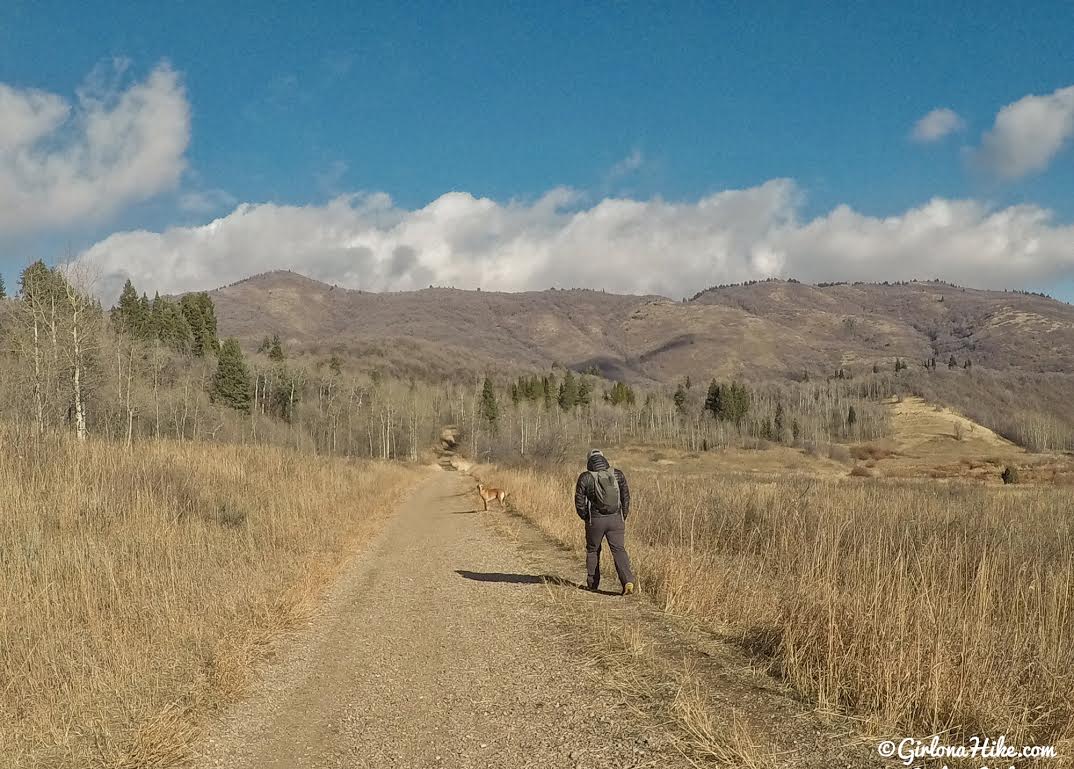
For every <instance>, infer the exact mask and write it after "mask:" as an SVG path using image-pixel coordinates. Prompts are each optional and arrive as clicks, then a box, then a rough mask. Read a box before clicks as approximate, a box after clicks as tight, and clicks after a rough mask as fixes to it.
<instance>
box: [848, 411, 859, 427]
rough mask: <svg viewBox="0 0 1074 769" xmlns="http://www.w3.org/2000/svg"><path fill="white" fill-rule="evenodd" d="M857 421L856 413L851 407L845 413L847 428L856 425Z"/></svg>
mask: <svg viewBox="0 0 1074 769" xmlns="http://www.w3.org/2000/svg"><path fill="white" fill-rule="evenodd" d="M857 421H858V412H857V411H855V410H854V407H853V406H851V407H850V410H849V411H848V412H847V427H853V426H854V425H855V423H857Z"/></svg>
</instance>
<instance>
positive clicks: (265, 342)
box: [257, 336, 272, 355]
mask: <svg viewBox="0 0 1074 769" xmlns="http://www.w3.org/2000/svg"><path fill="white" fill-rule="evenodd" d="M271 347H272V340H271V339H269V338H268V337H267V336H263V337H261V344H259V345H258V346H257V354H258V355H268V351H269V349H270V348H271Z"/></svg>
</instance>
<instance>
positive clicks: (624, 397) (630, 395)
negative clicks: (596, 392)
mask: <svg viewBox="0 0 1074 769" xmlns="http://www.w3.org/2000/svg"><path fill="white" fill-rule="evenodd" d="M651 397H652V396H648V397H647V398H646V402H648V401H649V400H650V399H651ZM604 400H606V401H608V403H610V404H612V405H613V406H622V405H623V404H626V405H628V406H633V405H634V390H632V389H631V388H630V387H629V386H628V385H625V384H623V383H622V382H616V383H615V384H613V385H612V389H611V390H609V391H608V392H607V393H606V394H605V396H604Z"/></svg>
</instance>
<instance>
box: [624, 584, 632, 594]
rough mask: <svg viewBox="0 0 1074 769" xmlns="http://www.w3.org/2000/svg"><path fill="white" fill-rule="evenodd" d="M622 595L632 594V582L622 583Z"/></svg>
mask: <svg viewBox="0 0 1074 769" xmlns="http://www.w3.org/2000/svg"><path fill="white" fill-rule="evenodd" d="M623 595H634V583H633V582H627V583H626V584H625V585H623Z"/></svg>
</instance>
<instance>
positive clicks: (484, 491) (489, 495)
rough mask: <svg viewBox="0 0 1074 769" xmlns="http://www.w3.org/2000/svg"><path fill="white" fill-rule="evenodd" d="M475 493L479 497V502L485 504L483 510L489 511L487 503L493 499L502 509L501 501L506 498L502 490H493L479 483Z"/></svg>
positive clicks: (505, 493)
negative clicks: (497, 501)
mask: <svg viewBox="0 0 1074 769" xmlns="http://www.w3.org/2000/svg"><path fill="white" fill-rule="evenodd" d="M477 493H478V495H479V496H480V497H481V501H482V502H484V503H485V510H488V509H489V502H491V501H492V500H494V499H498V500H500V507H501V508H502V507H504V504H503V501H504V499H506V498H507V492H506V491H504V490H503V489H495V488H493V487H491V486H486V485H485V484H483V483H479V484H477Z"/></svg>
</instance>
